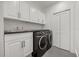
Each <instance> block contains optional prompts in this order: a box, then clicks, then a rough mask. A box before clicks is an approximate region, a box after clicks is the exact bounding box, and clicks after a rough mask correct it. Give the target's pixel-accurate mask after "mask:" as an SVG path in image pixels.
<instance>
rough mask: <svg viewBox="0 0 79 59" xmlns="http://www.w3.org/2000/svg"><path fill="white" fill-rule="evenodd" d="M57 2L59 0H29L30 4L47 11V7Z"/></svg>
mask: <svg viewBox="0 0 79 59" xmlns="http://www.w3.org/2000/svg"><path fill="white" fill-rule="evenodd" d="M57 2H58V1H28V3H29V4H31V5H32V6H34V7H36V8H38V9H40V10H42V11H45V10H46V9H47V8H49V7H51V6H52V5H54V4H55V3H57Z"/></svg>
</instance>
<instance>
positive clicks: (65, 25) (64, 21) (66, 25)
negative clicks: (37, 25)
mask: <svg viewBox="0 0 79 59" xmlns="http://www.w3.org/2000/svg"><path fill="white" fill-rule="evenodd" d="M60 14H61V15H60V24H61V25H60V28H61V31H60V32H61V42H60V43H61V48H63V49H66V50H70V43H71V42H70V40H71V30H70V28H71V23H70V22H71V20H70V10H69V11H65V12H62V13H60Z"/></svg>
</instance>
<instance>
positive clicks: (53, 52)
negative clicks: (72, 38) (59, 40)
mask: <svg viewBox="0 0 79 59" xmlns="http://www.w3.org/2000/svg"><path fill="white" fill-rule="evenodd" d="M27 57H32V55H31V54H29V55H28V56H27ZM42 57H76V54H74V53H71V52H69V51H67V50H64V49H60V48H57V47H55V46H53V47H51V48H50V49H49V50H48V51H47V52H46V53H45V54H44V55H43V56H42Z"/></svg>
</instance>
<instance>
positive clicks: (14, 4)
mask: <svg viewBox="0 0 79 59" xmlns="http://www.w3.org/2000/svg"><path fill="white" fill-rule="evenodd" d="M3 6H4V17H5V18H10V19H17V20H21V21H26V22H27V21H28V22H31V23H37V24H45V15H44V14H43V13H42V12H41V11H40V10H38V9H36V8H33V7H32V6H30V5H29V4H28V3H26V2H25V1H20V2H19V1H6V2H4V4H3Z"/></svg>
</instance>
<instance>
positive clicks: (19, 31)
mask: <svg viewBox="0 0 79 59" xmlns="http://www.w3.org/2000/svg"><path fill="white" fill-rule="evenodd" d="M43 30H49V29H43ZM43 30H26V31H17V32H6V31H4V34H16V33H25V32H35V31H43Z"/></svg>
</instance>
